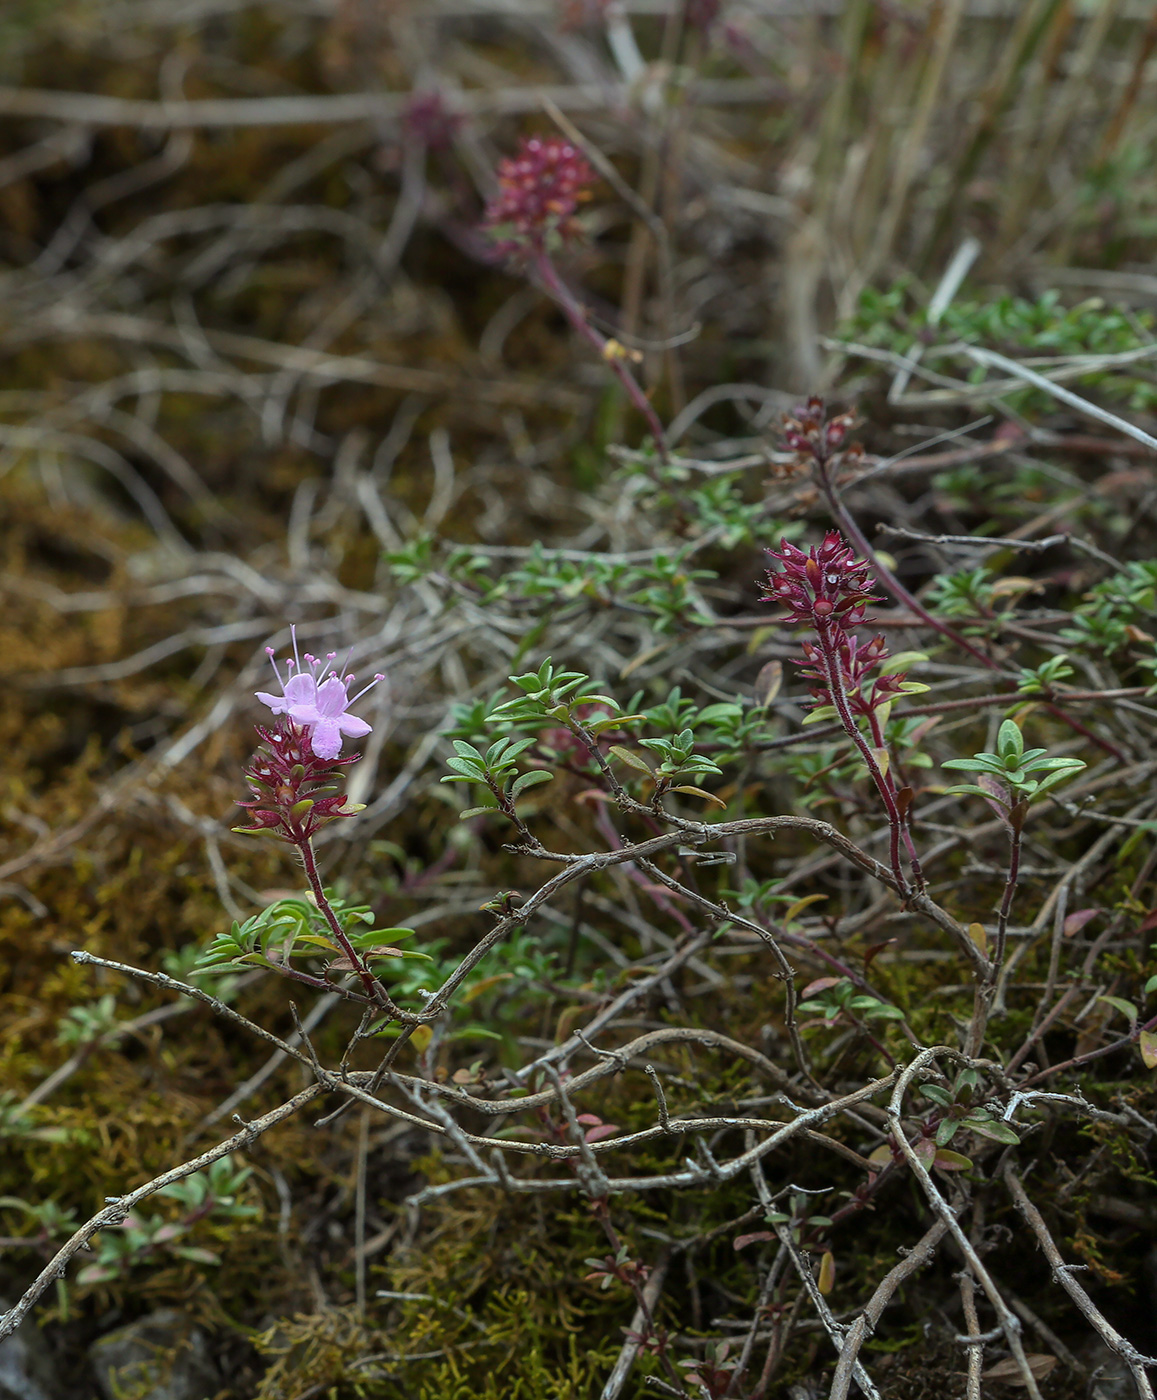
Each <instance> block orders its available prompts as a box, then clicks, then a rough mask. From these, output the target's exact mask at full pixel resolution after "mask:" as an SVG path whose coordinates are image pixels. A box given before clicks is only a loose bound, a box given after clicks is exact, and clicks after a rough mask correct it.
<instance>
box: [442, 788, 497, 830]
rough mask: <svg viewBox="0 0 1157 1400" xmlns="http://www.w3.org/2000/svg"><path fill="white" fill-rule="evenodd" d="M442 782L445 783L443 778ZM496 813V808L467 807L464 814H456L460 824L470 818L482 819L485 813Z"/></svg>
mask: <svg viewBox="0 0 1157 1400" xmlns="http://www.w3.org/2000/svg"><path fill="white" fill-rule="evenodd" d="M442 781H443V782H445V781H446V779H445V778H443V779H442ZM497 811H498V808H497V807H467V808H466V810H465V811H464V812H459V813H458V820H459V821H460V822H465V821H469V820H470V818H471V817H484V816H485V815H486V814H487V812H497Z"/></svg>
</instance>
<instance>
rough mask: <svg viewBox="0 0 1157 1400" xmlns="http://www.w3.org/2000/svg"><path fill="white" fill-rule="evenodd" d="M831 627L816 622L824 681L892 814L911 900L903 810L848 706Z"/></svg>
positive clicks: (901, 882)
mask: <svg viewBox="0 0 1157 1400" xmlns="http://www.w3.org/2000/svg"><path fill="white" fill-rule="evenodd" d="M830 627H831V624H830V623H829V622H828V621H827V620H826V619H820V618H817V619H816V636H817V637H818V638H819V643H820V645H819V652H820V656H821V657H822V658H823V665H824V679H825V681H826V682H827V688H828V694H829V695H830V696H831V701H832V705H833V706H834V707H835V711H836V713H837V714H838V715H839V717H840V723H841V724H842V725H843V727H844V733H845V734H847V736H848V738H849V739H851V741H852V743H853V744H855V746H856V748H857V749H859V751H860V757H861V758H862V759H863V760H864V762H865V763H866V764H867V767H868V772H869V773H870V774H871V775H872V781H873V782H874V783H875V784H876V791H877V792H878V793H879V794H880V799H881V801H882V802H883V804H884V809H885V811H886V812H887V814H888V825H889V826H890V827H891V848H890V852H889V854H890V858H891V864H892V874H893V876H894V877H895V880H896V884H897V887H898V889H899V893H900V897H901V899H905V900H906V899H907V898H908V896H909V895H910V894H911V893H912V889H911V886H910V885H909V884H908V880H907V878H906V877H905V875H904V871H903V868H902V866H901V864H900V828H901V824H902V823H901V817H900V809H899V808H898V807H897V806H896V798H895V796H894V795H893V793H892V790H891V788H890V786H889V784H888V783H887V781H886V780H885V778H884V774H883V773H882V772H881V771H880V765H879V763H877V761H876V755H875V754H874V753H873V752H872V747H871V745H870V744H869V743H868V741H867V740H866V739H865V738H864V736H863V735H862V734H861V733H860V729H859V726H858V725H857V724H856V720H855V716H854V715H853V714H852V711H851V709H850V707H849V705H848V698H847V696H846V695H845V694H844V685H843V677H842V675H841V674H840V661H839V654H838V650H837V647H836V645H835V643H834V642H833V640H832V636H831V631H830Z"/></svg>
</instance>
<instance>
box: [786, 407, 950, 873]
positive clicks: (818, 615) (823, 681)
mask: <svg viewBox="0 0 1157 1400" xmlns="http://www.w3.org/2000/svg"><path fill="white" fill-rule="evenodd" d="M812 402H815V403H818V400H813V401H812ZM820 407H821V413H820V415H819V419H818V421H817V422H813V423H811V424H810V425H808V424H806V423H805V424H797V427H798V428H799V432H800V434H801V435H802V438H803V440H808V439H807V434H808V433H809V432H814V431H821V432H823V433H824V434H825V435H826V434H827V432H828V431H830V429H831V427H832V426H833V425H832V424H827V425H825V424H824V423H823V421H822V405H821V406H820ZM792 445H793V446H795V444H794V443H793V444H792ZM820 447H821V450H822V443H821V444H820ZM797 450H801V449H797ZM768 554H770V555H771V557H772V558H773V559H776V560H778V561H779V563H780V565H781V568H780V569H778V570H775V569H773V570H771V571H769V573H768V574H767V579H766V587H767V592H766V594H765V595H764V598H763V601H764V602H766V603H779V604H781V605H782V606H783V607H785V608H786V609H787V611H788V617H789V619H790V621H791V622H792V623H794V624H795V625H796V626H798V627H806V628H808V629H809V631H811V632H812V634H813V636H814V640H811V639H808V640H806V641H804V643H803V653H804V657H805V660H804V662H803V665H804V668H805V669H804V672H803V674H804V675H805V676H806V677H807V678H808V679H809V680H812V681H815V682H816V684H815V685H814V686H813V687H812V692H811V693H812V696H813V697H814V699H815V702H816V705H817V706H828V707H830V709H831V711H832V712H833V718H837V719H838V720H839V722H840V724H841V726H842V727H843V730H844V732H845V733H846V734H847V736H848V738H849V739H850V740H851V741H852V743H853V744H855V746H856V748H857V749H858V750H859V752H860V756H861V758H863V760H864V763H865V764H866V766H867V768H868V772H869V774H870V775H871V778H872V781H873V783H874V784H875V786H876V790H877V791H878V792H879V794H880V798H881V800H882V801H883V803H884V807H885V810H886V811H887V813H888V820H889V824H890V825H891V828H892V849H891V857H892V871H893V875H894V877H895V880H896V887H897V889H898V890H899V891H900V893H901V894H903V895H905V896H906V895H907V894H908V893H909V891H910V888H911V887H910V886H909V883H908V879H907V876H906V875H905V873H904V870H903V868H902V865H901V856H900V845H901V841H903V843H904V844H905V845H906V847H907V849H908V854H909V859H910V862H911V869H912V874H913V877H914V879H915V883H916V886H917V888H920V887H922V884H923V877H922V876H921V874H920V866H919V861H918V860H917V858H916V853H915V850H914V848H913V847H912V845H911V838H910V836H909V834H908V831H907V814H908V808H909V805H910V803H911V799H912V793H911V790H910V789H908V788H903V789H898V788H897V786H896V783H895V780H894V778H893V777H892V774H891V772H890V771H889V769H890V763H889V759H888V751H887V744H886V740H885V737H884V725H885V724H886V722H887V717H888V713H889V710H890V707H891V702H892V701H893V700H894V699H895V698H896V697H897V696H898V695H903V694H910V693H914V692H917V691H921V690H926V689H927V687H926V686H923V685H919V684H917V683H916V682H912V681H909V680H908V679H907V673H906V672H904V671H901V670H897V671H896V672H895V674H894V675H881V674H879V670H880V667H881V666H882V664H883V663H884V662H885V661H887V660H888V657H889V652H888V646H887V643H886V642H885V640H884V638H883V637H882V636H880V635H876V636H874V637H873V638H872V639H871V640H870V641H868V642H864V641H862V640H861V638H859V637H857V636H856V634H855V633H854V632H853V631H852V628H853V627H856V626H858V625H859V624H860V623H861V622H863V621H865V614H866V612H867V608H868V604H869V603H875V602H879V601H880V600H879V597H878V595H876V594H874V593H873V592H872V591H871V589H872V586H873V584H874V582H875V580H874V579H873V577H872V573H871V570H870V569H869V567H868V564H867V562H866V561H865V560H863V559H857V558H856V551H855V550H854V549H852V548H851V546H850V545H848V544H847V543H846V542H845V540H844V538H843V536H842V535H841V534H840V533H839V531H838V530H829V531H828V533H827V534H826V535H825V536H824V539H823V543H822V544H820V545H813V546H812V548H811V549H809V550H808V551H807V552H806V553H805V552H804V551H803V550H802V549H797V548H796V546H795V545H793V544H789V543H788V542H787V540H783V541H782V542H781V546H780V549H779V551H778V552H777V551H775V550H768ZM861 719H862V720H865V721H866V722H867V730H868V733H867V735H866V736H865V735H864V734H862V733H861V732H860V727H859V721H860V720H861Z"/></svg>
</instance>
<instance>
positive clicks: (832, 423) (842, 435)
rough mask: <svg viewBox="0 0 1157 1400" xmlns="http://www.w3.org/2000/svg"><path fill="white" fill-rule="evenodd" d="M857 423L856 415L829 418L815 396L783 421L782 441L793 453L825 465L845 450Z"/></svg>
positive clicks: (823, 405)
mask: <svg viewBox="0 0 1157 1400" xmlns="http://www.w3.org/2000/svg"><path fill="white" fill-rule="evenodd" d="M855 421H856V416H855V414H854V413H841V414H839V415H838V416H837V417H835V418H832V419H829V418H828V416H827V408H826V406H825V404H824V401H823V399H821V398H819V397H818V396H817V395H815V394H813V395H812V396H811V398H810V399H808V400H807V401H806V403H800V404H796V406H795V407H794V408H793V409H792V411H791V412H790V413H789V414H788V415H787V416H786V417H785V418H784V420H783V440H784V442H786V443H787V445H788V447H790V448H791V450H792V451H793V452H798V453H799V454H800V455H801V456H802V457H810V458H813V459H814V460H815V461H816V462H817V463H819V464H823V463H825V462H827V461H828V459H829V458H830V457H832V456H833V454H835V453H837V452H839V451H840V450H841V449H842V448H843V446H844V443H845V442H846V441H847V437H848V433H849V432H850V430H851V427H852V424H853V423H854V422H855Z"/></svg>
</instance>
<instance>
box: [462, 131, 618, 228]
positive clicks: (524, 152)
mask: <svg viewBox="0 0 1157 1400" xmlns="http://www.w3.org/2000/svg"><path fill="white" fill-rule="evenodd" d="M594 178H595V172H594V171H593V170H592V169H591V167H590V164H589V162H588V161H587V159H586V157H585V156H584V155H583V154H582V152H581V151H579V150H577V149H576V148H575V147H574V146H572V145H571V144H570V142H569V141H563V140H560V139H559V138H557V137H551V138H549V139H547V140H543V139H542V138H541V137H539V136H531V137H529V138H527V139H524V140H523V142H522V145H521V146H520V147H519V149H518V154H517V155H516V156H510V157H507V159H505V160H502V161H500V162H499V164H498V194H497V195H496V196H495V197H494V199H492V200H491V201H490V203H489V204H488V205H487V207H486V215H485V218H484V220H483V225H484V227H485V228H487V229H488V230H489V231H490V232H491V233H492V234H493V235H494V237H495V238H496V239H498V241H499V247H500V248H502V249H503V251H507V252H510V251H514V250H516V249H520V248H523V247H525V246H526V245H528V244H530V245H537V246H541V245H542V243H543V241H544V240H545V239H546V237H547V236H548V235H552V234H557V235H558V236H559V237H561V238H567V237H570V236H572V235H573V234H574V233H575V232H576V230H577V224H576V223H575V219H574V215H575V211H576V210H577V209H578V206H579V205H580V204H581V203H582V202H583V201H584V200H586V199H589V198H590V186H591V184H592V183H593V182H594Z"/></svg>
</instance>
